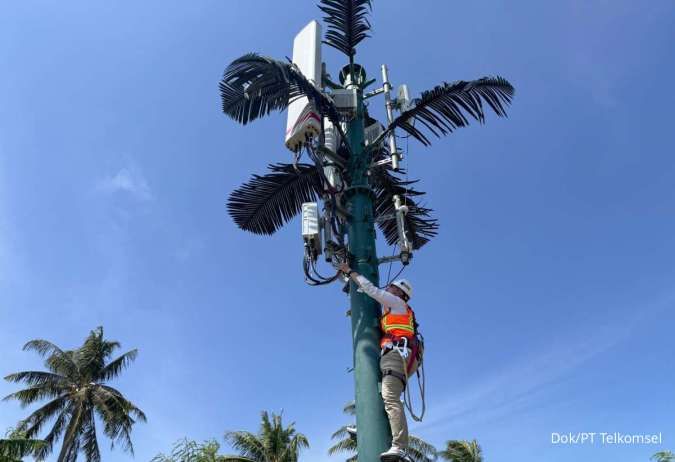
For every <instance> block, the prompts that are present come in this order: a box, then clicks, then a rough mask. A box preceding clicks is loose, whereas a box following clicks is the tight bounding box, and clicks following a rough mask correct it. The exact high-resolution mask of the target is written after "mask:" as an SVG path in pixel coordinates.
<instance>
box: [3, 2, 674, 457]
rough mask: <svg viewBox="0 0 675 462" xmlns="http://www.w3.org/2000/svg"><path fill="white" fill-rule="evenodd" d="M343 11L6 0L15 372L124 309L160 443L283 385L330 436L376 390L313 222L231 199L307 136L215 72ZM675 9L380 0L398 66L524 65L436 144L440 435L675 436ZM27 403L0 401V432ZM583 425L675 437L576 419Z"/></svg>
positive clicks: (528, 447) (434, 78)
mask: <svg viewBox="0 0 675 462" xmlns="http://www.w3.org/2000/svg"><path fill="white" fill-rule="evenodd" d="M319 17H320V15H319V11H318V10H317V8H316V7H315V3H314V2H313V1H312V0H307V1H305V0H302V1H301V0H292V1H286V2H282V1H276V0H250V1H246V2H244V1H224V0H223V1H200V2H189V3H188V2H169V1H161V2H160V1H144V2H131V1H119V2H101V1H100V2H85V1H68V2H46V1H44V2H35V1H28V0H21V1H18V0H16V1H12V2H6V3H5V4H4V5H3V8H2V14H0V63H1V67H2V71H0V352H1V356H0V358H1V359H0V375H2V376H4V375H6V374H8V373H10V372H14V371H17V370H23V369H30V368H35V367H40V362H39V360H38V359H37V357H36V356H35V355H34V354H32V353H24V352H22V351H21V346H22V345H23V344H24V343H25V342H26V341H27V340H29V339H32V338H46V339H50V340H52V341H54V342H56V343H57V344H59V345H62V346H63V347H75V346H77V345H78V344H79V343H80V342H81V341H82V339H83V338H84V337H85V336H86V335H87V333H88V331H89V330H90V329H92V328H94V327H96V326H98V325H103V326H105V332H106V335H107V336H109V337H110V338H113V339H117V340H120V341H121V342H122V344H123V347H124V348H127V349H130V348H138V349H139V350H140V355H139V358H138V360H137V362H136V363H135V364H134V365H133V366H132V367H131V368H130V369H129V370H128V371H127V372H126V373H125V374H124V377H123V378H122V379H121V380H119V381H118V382H117V386H119V387H120V388H121V389H122V390H123V391H124V392H125V393H126V394H127V395H128V397H129V398H130V399H132V400H133V401H134V402H136V403H137V404H138V405H139V406H140V407H141V408H142V409H143V410H144V411H145V412H146V413H147V414H148V417H149V421H148V423H147V424H146V425H138V426H137V427H136V428H135V430H134V441H135V444H136V460H140V461H146V460H148V459H149V458H150V457H152V456H153V455H155V454H156V453H157V452H159V451H162V450H167V449H169V448H170V446H171V443H172V442H173V441H174V440H176V439H178V438H180V437H183V436H188V437H191V438H195V439H205V438H209V437H217V438H221V436H222V434H223V432H224V431H225V430H231V429H247V430H251V431H254V430H256V429H257V425H258V422H259V412H260V411H261V410H263V409H267V410H272V411H277V412H278V411H280V410H282V409H283V412H284V417H285V418H286V419H287V420H294V421H296V422H297V427H298V429H299V430H301V431H302V432H304V433H306V434H307V435H308V437H309V438H310V441H311V444H312V447H311V450H309V451H308V452H307V453H305V455H304V457H303V458H304V459H305V460H314V461H322V460H328V457H327V456H326V449H327V447H328V446H329V444H330V441H329V435H330V433H331V432H332V431H333V430H334V429H335V428H336V427H337V426H339V425H340V424H342V423H343V422H346V421H347V419H346V417H343V416H342V414H341V408H342V405H343V404H344V403H345V402H346V401H348V400H349V399H350V397H351V394H352V380H353V377H352V375H351V374H348V373H347V372H346V369H347V367H348V366H350V358H351V351H350V330H349V329H350V327H349V322H348V318H346V317H345V310H346V307H347V299H346V297H345V296H344V295H343V294H342V293H341V292H340V290H339V287H337V286H330V287H327V288H310V287H308V286H306V285H305V284H304V283H303V281H302V271H301V265H300V263H301V252H302V249H301V240H300V237H299V223H298V222H297V220H296V221H294V222H292V223H290V225H289V226H287V227H286V228H285V229H283V230H282V231H281V232H279V233H278V234H277V235H275V236H274V237H272V238H262V237H257V236H253V235H250V234H246V233H244V232H242V231H239V230H238V229H237V228H236V227H235V226H234V225H233V223H232V221H231V220H230V219H229V217H228V216H227V214H226V209H225V201H226V197H227V195H228V193H229V192H230V191H231V190H232V189H233V188H235V187H236V186H238V185H239V184H240V183H241V182H243V181H245V180H247V178H248V177H249V174H250V173H252V172H258V173H262V172H263V171H264V167H265V165H266V164H267V163H268V162H274V161H288V160H289V159H290V155H289V153H288V151H287V150H286V149H285V148H284V147H283V138H282V137H283V132H284V128H285V114H274V115H272V116H271V117H269V118H266V119H264V120H260V121H259V122H257V123H255V124H252V125H250V126H246V127H241V126H238V125H237V124H235V123H234V122H232V121H231V120H230V119H228V118H226V117H225V116H224V115H222V114H221V113H220V109H219V106H220V101H219V95H218V90H217V82H218V80H219V78H220V76H221V74H222V71H223V70H224V68H225V66H226V65H227V63H229V62H230V61H231V60H232V59H234V58H236V57H238V56H240V55H242V54H244V53H245V52H249V51H259V52H262V53H265V54H268V55H271V56H276V57H280V58H281V57H284V56H290V55H291V43H292V39H293V36H294V35H295V33H296V32H297V31H298V30H299V29H300V28H301V27H302V26H304V25H305V24H306V23H307V22H308V21H309V20H311V19H314V18H317V19H318V18H319ZM674 18H675V7H674V6H673V3H672V2H671V1H670V0H651V1H649V2H637V1H627V0H612V1H609V0H605V1H600V0H591V1H581V0H578V1H569V0H566V1H559V2H541V1H535V0H528V1H522V2H507V1H491V2H458V1H440V0H439V1H434V2H412V1H410V0H387V1H383V0H375V1H374V14H373V16H372V22H373V38H372V39H370V40H368V41H366V42H364V43H363V45H362V46H361V47H360V49H359V52H358V56H357V58H358V61H359V62H361V63H362V64H364V65H365V66H366V67H367V69H368V70H369V71H370V73H371V75H372V76H376V75H377V72H378V69H379V65H380V64H381V63H387V64H388V65H389V66H390V70H391V78H392V80H393V82H394V83H395V84H399V83H403V82H405V83H408V84H409V86H410V88H411V89H412V90H413V91H414V92H415V93H417V92H419V91H421V90H424V89H428V88H431V87H432V86H433V85H435V84H437V83H440V82H441V81H443V80H448V81H451V80H456V79H473V78H478V77H481V76H484V75H488V74H499V75H502V76H504V77H506V78H508V79H509V80H510V81H511V82H512V83H513V84H514V86H515V87H516V89H517V95H516V98H515V101H514V104H513V106H512V109H511V110H510V117H509V118H508V119H497V118H496V117H490V118H489V119H488V121H487V124H486V125H485V126H482V127H481V126H478V125H474V126H471V127H469V128H466V129H462V130H460V131H457V132H456V133H454V134H453V135H451V136H450V137H447V138H445V139H442V140H438V141H436V142H434V144H433V147H432V148H431V149H424V148H423V147H422V146H421V145H419V144H418V143H416V142H413V141H411V143H410V153H409V156H408V161H409V162H408V165H407V166H408V168H409V171H410V173H411V176H413V177H421V178H423V181H422V183H421V187H422V188H423V189H426V190H427V191H428V192H429V196H428V201H427V202H428V205H430V206H432V207H433V208H434V209H435V210H436V215H437V217H438V219H439V220H440V223H441V231H440V235H439V236H438V238H437V239H435V240H434V241H433V242H432V243H430V244H429V245H428V246H427V247H426V248H424V249H423V250H422V251H421V252H419V253H418V254H417V255H416V256H415V260H414V264H413V265H412V266H411V267H410V268H409V269H407V270H406V273H405V275H406V277H408V278H409V279H411V280H412V282H413V283H414V285H415V298H414V307H415V308H416V310H417V312H418V317H419V319H420V322H421V324H422V327H423V331H424V333H425V337H426V339H427V357H426V360H427V361H426V362H427V378H428V409H429V410H428V416H427V419H425V422H424V423H423V424H421V425H416V426H414V427H413V432H414V433H416V434H418V435H419V436H422V437H424V438H426V439H428V440H429V441H431V442H433V443H434V444H437V445H438V446H442V444H443V443H444V442H445V441H446V440H448V439H471V438H477V439H478V441H479V442H480V443H481V445H482V447H483V449H484V452H485V460H486V461H488V462H491V461H492V462H496V461H502V462H503V461H507V462H508V461H516V460H517V461H534V460H542V459H544V460H546V461H548V462H557V461H569V460H595V461H601V462H602V461H612V462H614V461H619V462H621V461H639V460H644V461H646V460H647V459H648V457H649V455H650V454H652V453H654V452H655V451H657V450H660V449H662V448H669V449H671V450H675V419H674V418H673V416H674V414H675V404H674V403H675V399H673V393H674V391H673V384H674V383H675V368H673V357H674V353H675V346H674V342H673V325H674V321H675V313H674V308H675V286H674V284H673V281H674V280H675V157H674V154H675V137H674V136H673V133H674V131H673V126H672V124H673V115H672V114H673V112H672V108H673V107H674V106H675V96H674V92H673V90H672V84H671V80H672V76H673V75H674V74H675V60H673V43H675V19H674ZM324 56H325V59H326V60H327V62H328V64H329V68H330V70H331V71H332V73H333V75H336V73H337V71H336V70H337V68H338V66H339V65H341V64H342V63H343V60H342V57H341V56H340V55H339V54H338V53H337V52H334V51H332V50H330V49H324ZM378 104H379V103H378ZM380 114H381V113H380ZM390 252H391V250H390V249H388V248H386V247H385V246H384V245H380V253H381V254H388V253H390ZM385 271H386V268H385ZM15 389H16V387H15V386H12V385H10V384H7V383H5V382H4V381H3V382H0V394H1V395H3V396H4V395H6V394H8V393H10V392H12V391H14V390H15ZM26 413H27V411H25V410H21V409H20V408H19V406H18V405H16V404H15V403H0V431H4V429H5V428H6V427H9V426H11V425H13V424H15V423H16V421H17V420H18V419H19V418H20V417H22V416H25V415H26ZM580 431H588V432H613V431H621V432H628V433H651V432H662V433H663V438H664V444H663V445H662V446H631V447H616V446H604V447H603V446H600V445H597V444H596V445H594V446H589V445H586V446H573V447H570V446H553V445H552V444H551V442H550V438H551V437H550V435H551V433H552V432H561V433H562V432H580ZM103 446H106V447H107V443H105V442H104V443H103ZM226 450H227V449H226ZM104 455H105V460H112V461H124V460H129V456H128V455H126V454H125V453H124V452H122V451H119V450H118V451H115V452H112V453H110V454H108V453H107V452H106V453H105V454H104ZM53 460H55V457H54V458H53ZM333 460H341V459H339V458H335V459H333Z"/></svg>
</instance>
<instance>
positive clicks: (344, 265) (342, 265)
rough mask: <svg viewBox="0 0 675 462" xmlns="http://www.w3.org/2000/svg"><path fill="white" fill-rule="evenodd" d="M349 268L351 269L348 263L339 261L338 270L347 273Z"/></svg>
mask: <svg viewBox="0 0 675 462" xmlns="http://www.w3.org/2000/svg"><path fill="white" fill-rule="evenodd" d="M351 270H352V269H351V268H350V267H349V263H347V262H344V263H340V271H342V272H343V273H345V274H349V272H350V271H351Z"/></svg>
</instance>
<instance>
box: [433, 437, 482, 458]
mask: <svg viewBox="0 0 675 462" xmlns="http://www.w3.org/2000/svg"><path fill="white" fill-rule="evenodd" d="M438 455H439V456H441V457H442V458H443V459H445V460H447V461H448V462H483V455H482V451H481V448H480V445H479V444H478V442H477V441H476V440H473V441H464V440H451V441H448V442H447V444H446V449H445V450H444V451H441V452H439V453H438Z"/></svg>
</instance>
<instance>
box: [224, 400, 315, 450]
mask: <svg viewBox="0 0 675 462" xmlns="http://www.w3.org/2000/svg"><path fill="white" fill-rule="evenodd" d="M225 441H226V442H227V443H228V444H230V446H232V448H233V449H235V450H236V451H238V452H239V454H234V455H225V456H222V461H230V462H297V460H298V455H299V454H300V451H301V450H302V449H304V448H308V447H309V441H308V440H307V437H305V435H303V434H301V433H297V432H296V431H295V426H294V424H292V423H291V424H289V425H288V426H287V427H284V426H283V423H282V421H281V416H280V415H275V414H272V416H271V418H270V415H269V414H268V413H267V412H263V413H262V418H261V423H260V431H259V432H258V433H257V434H254V433H250V432H247V431H232V432H227V433H225Z"/></svg>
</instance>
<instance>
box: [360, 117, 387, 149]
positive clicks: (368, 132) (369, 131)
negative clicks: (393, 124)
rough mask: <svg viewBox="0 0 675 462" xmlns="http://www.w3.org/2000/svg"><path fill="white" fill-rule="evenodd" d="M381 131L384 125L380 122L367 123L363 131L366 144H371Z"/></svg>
mask: <svg viewBox="0 0 675 462" xmlns="http://www.w3.org/2000/svg"><path fill="white" fill-rule="evenodd" d="M382 132H384V127H383V126H382V124H381V123H379V122H375V123H374V124H370V125H368V126H367V127H366V129H365V131H364V135H365V143H366V146H368V145H371V144H373V141H375V140H376V139H377V137H378V136H380V135H381V134H382Z"/></svg>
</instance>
